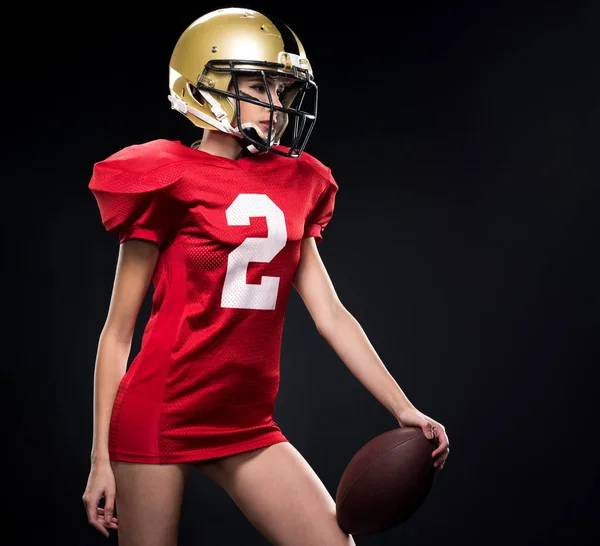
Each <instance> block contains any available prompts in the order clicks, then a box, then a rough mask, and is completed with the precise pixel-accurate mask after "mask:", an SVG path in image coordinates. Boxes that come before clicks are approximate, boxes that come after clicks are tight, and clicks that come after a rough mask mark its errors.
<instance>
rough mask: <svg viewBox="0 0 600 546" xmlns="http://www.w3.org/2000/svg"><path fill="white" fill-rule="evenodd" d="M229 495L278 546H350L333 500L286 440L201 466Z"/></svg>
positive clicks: (260, 530) (348, 537)
mask: <svg viewBox="0 0 600 546" xmlns="http://www.w3.org/2000/svg"><path fill="white" fill-rule="evenodd" d="M199 469H200V470H201V471H202V472H203V473H204V474H206V475H207V476H208V477H210V478H211V479H213V480H214V481H215V482H217V483H218V484H219V485H220V486H221V487H223V489H225V491H227V493H228V494H229V495H230V496H231V498H232V499H233V501H234V502H235V503H236V504H237V506H238V507H239V508H240V510H241V511H242V512H243V513H244V515H245V516H246V517H247V518H248V520H249V521H250V523H252V525H254V527H255V528H256V529H257V530H258V531H259V532H260V533H261V534H262V535H263V536H264V537H265V538H266V539H267V540H269V541H270V542H271V543H272V544H275V545H278V546H307V545H308V544H310V545H311V546H320V545H322V546H353V545H354V544H355V542H354V540H353V538H352V536H350V535H348V534H346V533H345V532H344V531H342V530H341V529H340V527H339V526H338V524H337V521H336V508H335V501H334V500H333V498H332V496H331V495H330V494H329V491H328V490H327V489H326V487H325V485H324V484H323V482H322V481H321V479H320V478H319V477H318V476H317V474H316V473H315V472H314V470H313V469H312V467H311V466H310V465H309V464H308V462H307V461H306V460H305V459H304V457H303V456H302V455H301V454H300V452H298V450H296V448H295V447H293V446H292V445H291V444H290V443H289V442H281V443H278V444H274V445H271V446H268V447H266V448H260V449H255V450H252V451H248V452H245V453H240V454H236V455H231V456H229V457H224V458H223V459H221V460H220V461H219V464H218V465H211V466H207V467H204V468H202V467H199Z"/></svg>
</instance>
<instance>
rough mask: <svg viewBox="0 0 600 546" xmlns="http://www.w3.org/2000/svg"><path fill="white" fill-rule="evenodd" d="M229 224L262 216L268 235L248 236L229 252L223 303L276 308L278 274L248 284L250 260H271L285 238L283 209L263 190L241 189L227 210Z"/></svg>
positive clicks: (242, 306)
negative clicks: (265, 222)
mask: <svg viewBox="0 0 600 546" xmlns="http://www.w3.org/2000/svg"><path fill="white" fill-rule="evenodd" d="M226 215H227V223H228V224H229V225H230V226H249V225H250V217H252V216H264V217H265V219H266V221H267V237H248V238H246V239H245V240H244V242H243V243H242V244H241V245H240V246H238V247H237V248H236V249H235V250H233V251H232V252H231V254H229V256H228V259H227V274H226V275H225V284H224V286H223V294H222V296H221V306H222V307H234V308H237V309H275V303H276V301H277V291H278V288H279V277H267V276H263V277H262V279H261V284H248V283H247V282H246V273H247V271H248V264H249V263H250V262H264V263H268V262H270V261H271V260H272V259H273V258H274V257H275V256H276V255H277V254H278V253H279V252H280V251H281V249H282V248H283V247H284V246H285V244H286V242H287V228H286V227H285V217H284V215H283V211H282V210H281V209H280V208H279V207H278V206H277V205H276V204H275V203H273V201H271V199H269V198H268V197H267V196H266V195H264V194H255V193H241V194H240V195H238V196H237V197H236V198H235V200H234V201H233V203H231V205H230V206H229V208H228V209H227V211H226Z"/></svg>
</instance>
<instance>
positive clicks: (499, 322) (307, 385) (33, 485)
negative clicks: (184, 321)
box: [2, 0, 600, 546]
mask: <svg viewBox="0 0 600 546" xmlns="http://www.w3.org/2000/svg"><path fill="white" fill-rule="evenodd" d="M599 4H600V3H599V2H595V1H592V0H590V1H588V2H583V1H579V2H578V1H563V2H550V3H548V2H522V1H521V2H520V1H514V0H513V1H508V2H496V1H491V0H488V1H485V2H465V1H463V2H438V3H432V2H411V3H407V4H400V3H390V5H389V7H387V8H386V7H385V6H384V5H383V4H382V3H379V4H371V3H368V4H361V3H357V4H355V5H351V4H350V3H348V4H347V5H344V4H340V5H339V6H334V5H333V4H332V5H331V6H326V5H325V3H321V4H320V5H319V4H316V5H312V6H311V5H307V4H304V3H299V2H293V3H265V2H256V3H254V4H238V5H239V6H241V7H249V8H254V9H258V10H265V11H267V12H270V13H273V14H275V15H277V16H278V17H279V18H280V19H282V20H283V21H285V22H287V24H288V25H289V26H291V27H292V28H293V29H294V31H295V32H296V33H297V34H298V35H299V37H300V39H301V40H302V42H303V43H304V46H305V48H306V50H307V52H308V56H309V59H310V60H311V63H312V65H313V68H314V71H315V77H316V81H317V83H318V85H319V90H320V102H319V119H318V122H317V125H316V128H315V131H314V132H313V136H312V137H311V140H310V141H309V143H308V146H307V151H308V152H310V153H311V154H313V155H315V156H317V157H318V158H319V159H321V161H323V162H324V163H326V164H327V165H329V166H330V167H331V168H332V170H333V173H334V175H335V177H336V180H337V181H338V184H339V186H340V191H339V193H338V198H337V204H336V210H335V213H334V219H333V221H332V222H331V224H330V225H329V227H328V228H327V230H326V232H325V236H324V241H323V243H322V245H320V247H319V249H320V251H321V255H322V257H323V260H324V262H325V264H326V266H327V268H328V270H329V273H330V275H331V277H332V280H333V282H334V285H335V287H336V290H337V292H338V294H339V296H340V298H341V300H342V302H343V303H344V304H345V306H346V307H347V308H348V309H349V310H350V311H351V312H352V313H353V314H354V316H355V317H356V318H357V319H358V321H359V322H360V323H361V325H362V326H363V328H364V329H365V331H366V333H367V335H368V336H369V338H370V340H371V342H372V343H373V345H374V347H375V348H376V350H377V351H378V353H379V355H380V356H381V358H382V359H383V361H384V363H385V364H386V366H387V367H388V369H389V370H390V371H391V373H392V374H393V375H394V377H395V378H396V380H397V381H398V382H399V384H400V385H401V387H402V388H403V389H404V391H405V392H406V393H407V395H408V396H409V398H410V399H411V400H412V401H413V403H414V404H415V405H416V406H417V407H418V408H419V409H420V410H421V411H423V412H424V413H426V414H428V415H430V416H431V417H433V418H435V419H437V420H438V421H440V422H442V423H443V424H444V425H445V426H446V428H447V432H448V435H449V437H450V441H451V444H452V452H451V455H450V458H449V460H448V462H447V465H446V468H445V469H444V470H443V472H441V474H440V475H439V476H438V478H437V480H436V483H435V487H434V489H433V490H432V493H431V495H430V496H429V497H428V499H427V501H426V503H425V504H424V505H423V506H422V508H421V509H420V510H419V512H418V513H417V514H415V515H414V517H413V518H412V519H411V520H409V521H408V522H407V523H405V524H403V525H402V526H399V527H397V528H395V529H393V530H391V531H389V532H387V533H383V534H380V535H376V536H371V537H364V538H361V537H358V538H357V539H356V542H357V544H358V545H359V546H368V545H382V546H383V545H391V544H407V545H408V544H410V545H413V546H422V545H434V544H457V545H463V546H467V545H477V546H481V545H489V546H495V545H500V544H511V545H513V546H517V545H555V544H556V545H559V544H560V545H567V544H568V545H571V544H573V545H578V546H580V545H584V544H592V543H596V542H597V541H598V539H600V533H599V531H598V521H597V518H598V513H599V510H598V509H599V507H600V505H599V503H598V500H597V487H598V485H599V471H600V465H599V464H598V457H599V453H598V444H599V442H598V431H599V428H598V421H597V418H598V412H597V411H596V400H597V393H598V388H597V384H596V383H595V379H594V378H595V376H596V375H597V373H596V368H597V366H598V363H599V359H598V353H599V351H598V329H597V327H598V303H599V298H598V289H597V285H598V278H599V275H598V273H599V268H598V265H597V261H598V257H597V256H598V242H597V241H598V225H599V222H598V220H597V214H598V212H597V207H598V204H599V199H598V197H599V192H598V174H599V171H600V170H599V169H598V150H599V143H600V142H599V137H598V127H599V121H600V100H599V96H600V95H599V93H600V78H599V75H598V70H599V69H598V66H599V65H600V63H599V62H598V57H599V53H600V47H599V44H600V40H599V38H598V36H599V35H600V11H599ZM219 7H227V4H219V3H210V2H209V3H186V4H174V3H173V4H159V3H157V4H156V5H155V6H154V7H153V6H152V4H151V3H139V4H134V3H122V4H120V5H115V6H113V5H108V4H90V5H83V4H77V5H75V4H74V5H73V6H71V7H61V6H58V5H54V4H43V5H42V4H40V5H39V6H37V7H32V6H28V8H27V10H25V11H27V12H25V11H23V13H21V11H20V7H19V6H17V7H16V8H17V10H18V11H16V12H15V14H13V16H12V17H7V18H6V20H5V30H6V31H10V32H13V33H14V36H13V38H11V39H10V40H9V42H10V44H11V47H10V48H9V49H8V50H6V51H8V52H9V54H8V55H6V63H5V66H4V68H5V85H4V93H5V95H6V99H5V101H4V106H5V116H6V117H7V118H8V119H9V123H10V124H9V125H8V127H7V126H5V132H4V142H5V146H4V153H5V154H6V155H5V158H4V159H3V162H4V164H5V166H8V176H7V178H6V180H5V182H4V187H5V189H6V190H8V191H7V192H6V194H5V195H6V201H5V209H4V210H5V217H4V220H5V222H7V223H8V226H7V230H6V235H7V237H6V239H5V246H4V248H5V252H6V254H5V260H6V261H5V264H6V265H5V268H6V269H5V272H7V273H9V274H10V275H11V276H14V279H13V281H12V284H10V285H8V287H7V289H6V291H5V294H4V296H5V300H6V302H7V303H8V304H9V306H14V309H15V312H13V313H12V314H10V315H9V317H10V322H11V325H12V328H11V329H10V332H11V334H10V336H11V337H10V339H9V340H8V343H6V347H7V349H8V350H7V352H6V358H7V362H6V366H5V377H6V380H5V381H4V384H5V388H6V401H7V406H6V407H7V410H6V424H7V425H8V426H7V427H6V430H5V434H6V442H5V443H4V448H5V451H7V452H8V453H7V456H8V460H9V466H7V467H6V468H5V472H6V473H7V477H6V479H7V480H8V481H9V482H10V484H11V488H10V491H11V493H10V498H9V499H8V502H9V504H10V511H9V512H5V517H6V518H7V525H6V526H5V533H6V535H5V537H4V538H5V539H6V542H5V540H4V539H3V540H2V542H3V543H6V544H21V543H24V542H28V541H29V540H44V541H45V542H46V543H50V544H52V543H54V544H60V545H78V546H84V545H85V546H87V545H90V546H91V545H93V544H105V543H107V541H106V539H105V538H103V537H102V536H101V535H100V534H99V533H98V532H97V531H95V530H94V529H93V528H92V527H91V526H89V524H88V523H87V521H86V517H85V512H84V508H83V504H82V502H81V495H82V494H83V491H84V488H85V485H86V481H87V475H88V471H89V454H90V448H91V438H92V436H91V434H92V396H93V392H92V381H93V371H94V370H93V368H94V359H95V354H96V349H97V341H98V335H99V333H100V331H101V328H102V326H103V322H104V319H105V317H106V313H107V309H108V302H109V298H110V293H111V288H112V282H113V276H114V270H115V265H116V257H117V253H118V241H117V240H116V239H115V238H113V237H112V236H109V235H107V234H106V233H105V232H104V229H103V227H102V225H101V223H100V217H99V213H98V210H97V207H96V203H95V201H94V199H93V196H92V194H91V192H90V191H89V190H88V188H87V183H88V181H89V177H90V175H91V169H92V166H93V163H94V162H95V161H99V160H101V159H103V158H104V157H106V156H107V155H109V154H111V153H113V152H114V151H116V150H118V149H119V148H121V147H123V146H127V145H129V144H133V143H139V142H143V141H146V140H150V139H154V138H171V139H175V140H182V141H184V142H186V143H190V142H191V141H193V140H194V139H195V138H196V136H197V134H196V133H195V131H194V128H193V126H192V125H191V124H190V123H189V122H188V121H187V120H185V118H184V117H183V116H181V115H179V114H177V113H175V112H173V111H172V110H170V105H169V103H168V101H167V98H166V97H167V93H168V70H167V69H168V61H169V56H170V53H171V50H172V47H173V46H174V44H175V42H176V40H177V38H178V36H179V34H180V33H181V32H182V31H183V30H184V29H185V27H186V26H187V25H188V24H189V23H190V22H191V21H193V20H194V19H195V18H196V17H198V16H200V15H201V14H202V13H204V12H206V11H210V10H212V9H216V8H219ZM4 39H5V40H6V39H7V36H5V38H4ZM7 128H8V130H6V129H7ZM148 303H149V298H148V301H146V302H145V305H144V310H143V313H142V314H141V315H140V328H141V327H142V323H143V321H144V320H145V319H146V317H147V313H148V310H149V307H148ZM139 336H140V331H138V332H137V334H136V340H135V344H134V347H133V349H132V355H133V354H134V353H135V351H136V350H137V348H138V347H139ZM283 341H284V343H283V349H282V380H281V389H280V394H279V399H278V406H277V409H276V415H275V419H276V421H277V422H278V424H279V425H280V426H281V427H282V430H283V431H284V433H285V434H286V435H287V436H288V438H289V439H290V441H291V442H292V443H293V444H294V445H295V446H296V447H297V448H298V449H299V450H300V451H301V452H302V454H303V455H304V456H305V457H306V459H307V460H308V461H309V463H310V464H311V465H312V466H313V468H314V469H315V470H316V472H317V473H318V474H319V476H320V477H321V478H322V480H323V482H324V483H325V485H326V487H327V488H328V490H329V491H330V493H331V494H332V495H335V491H336V487H337V483H338V480H339V477H340V476H341V473H342V471H343V469H344V467H345V464H346V463H347V462H348V460H349V459H350V458H351V456H352V455H353V454H354V453H355V452H356V451H357V450H358V449H359V448H360V447H361V446H362V445H363V444H364V443H365V442H367V441H368V440H369V439H371V438H372V437H374V436H375V435H377V434H379V433H381V432H384V431H386V430H389V429H390V428H393V427H394V426H396V422H395V421H394V419H393V417H392V416H391V415H390V414H389V413H388V412H387V410H385V408H383V407H382V406H381V405H380V404H379V403H378V402H377V401H376V400H375V398H374V397H373V396H372V395H371V394H370V393H369V392H368V391H367V390H366V389H365V388H364V387H363V386H362V385H361V384H360V383H358V382H357V380H356V379H355V378H354V377H353V376H352V375H351V374H350V373H349V371H348V370H347V368H346V367H345V366H344V364H343V362H342V361H341V360H340V359H339V358H338V357H337V356H336V355H335V353H334V352H333V351H332V349H331V348H330V347H329V346H328V345H327V344H326V342H325V341H324V340H323V339H322V338H321V337H319V336H318V334H317V332H316V330H315V328H314V326H313V324H312V322H311V320H310V317H309V315H308V313H307V311H306V309H305V308H304V307H303V305H302V302H301V300H300V298H299V297H298V295H297V294H296V293H295V292H292V294H291V296H290V301H289V309H288V315H287V318H286V325H285V329H284V340H283ZM13 469H17V470H13ZM21 469H22V470H21ZM11 537H12V538H11ZM110 542H111V543H116V542H117V539H116V536H114V535H113V536H112V537H111V539H110ZM180 544H181V545H182V546H185V545H198V544H203V545H204V544H207V545H213V544H214V545H219V546H226V545H236V546H237V545H240V546H241V545H243V546H250V545H259V544H261V545H263V544H266V541H265V540H264V539H263V538H262V537H261V536H260V535H259V534H258V533H257V531H255V530H254V529H253V528H252V527H251V526H250V524H249V523H248V522H247V521H246V520H245V518H244V517H243V515H242V514H241V513H240V512H239V510H238V509H237V508H236V506H235V505H234V504H233V502H232V501H231V500H230V499H229V498H228V497H227V495H226V494H225V493H224V492H222V491H220V490H218V489H217V488H216V486H215V485H213V484H212V482H209V481H208V480H207V479H205V478H203V477H202V476H200V475H198V474H197V473H196V474H195V475H193V476H192V480H191V482H190V486H189V488H188V490H187V491H186V497H185V501H184V509H183V515H182V520H181V537H180Z"/></svg>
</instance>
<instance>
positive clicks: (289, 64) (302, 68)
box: [169, 8, 318, 157]
mask: <svg viewBox="0 0 600 546" xmlns="http://www.w3.org/2000/svg"><path fill="white" fill-rule="evenodd" d="M228 53H229V55H228ZM259 59H260V60H259ZM169 68H170V82H169V87H170V91H171V94H170V96H169V100H170V101H171V103H172V107H173V108H174V109H176V110H178V111H179V112H181V113H182V114H184V115H185V116H186V117H187V118H188V119H189V120H190V121H192V123H194V124H195V125H197V126H199V127H202V128H204V129H209V130H214V129H218V130H221V131H224V132H227V133H230V134H233V135H235V136H236V137H238V138H240V139H241V140H242V141H243V143H244V145H243V146H244V147H245V148H246V149H247V150H248V151H250V152H252V153H264V152H273V153H277V154H280V155H284V156H287V157H298V156H299V155H300V154H301V153H302V151H303V150H304V147H305V146H306V143H307V141H308V138H309V137H310V135H311V133H312V130H313V127H314V124H315V122H316V117H317V103H318V89H317V85H316V83H315V81H314V78H313V74H312V68H311V66H310V63H309V62H308V59H307V58H306V54H305V52H304V49H303V47H302V44H301V43H300V41H299V40H298V38H297V36H296V35H295V34H294V33H293V32H292V31H291V29H289V27H287V26H286V25H284V24H283V23H281V22H279V21H277V20H275V19H273V18H267V17H266V16H265V15H263V14H261V13H258V12H255V11H252V10H244V9H240V8H227V9H221V10H216V11H214V12H211V13H209V14H206V15H204V16H202V17H201V18H199V19H197V20H196V21H195V22H194V23H192V25H190V26H189V27H188V28H187V29H186V31H185V32H184V33H183V34H182V36H181V37H180V39H179V40H178V43H177V45H176V47H175V50H174V51H173V55H172V57H171V62H170V66H169ZM241 76H254V77H255V78H256V80H257V81H262V82H263V84H264V87H265V89H266V97H267V99H268V101H265V100H259V99H257V98H255V97H254V96H252V95H250V94H248V93H245V92H244V91H241V90H240V86H239V80H238V78H239V77H241ZM272 79H276V80H284V81H285V82H288V85H286V87H285V89H284V91H283V93H282V95H281V97H280V101H277V103H276V101H274V99H273V96H272V93H271V91H270V88H269V80H272ZM263 99H264V97H263ZM241 101H245V102H247V103H251V104H254V105H256V106H260V107H263V108H265V109H268V111H269V117H270V120H271V123H270V126H269V130H268V131H266V130H263V129H261V128H260V127H257V126H256V125H255V124H254V123H251V122H245V120H243V119H241V118H242V115H241V111H240V110H241V109H240V102H241ZM279 104H280V105H279ZM275 119H276V123H275V124H273V121H274V120H275ZM234 120H235V121H236V123H237V127H234V126H233V125H232V122H234ZM290 122H291V124H290ZM288 125H291V127H290V129H291V134H290V131H289V130H288V134H287V135H286V137H289V138H290V144H289V146H288V147H289V151H287V152H286V151H283V150H278V149H276V148H275V146H278V145H279V143H280V141H281V138H282V135H283V133H284V132H285V131H286V130H287V129H288Z"/></svg>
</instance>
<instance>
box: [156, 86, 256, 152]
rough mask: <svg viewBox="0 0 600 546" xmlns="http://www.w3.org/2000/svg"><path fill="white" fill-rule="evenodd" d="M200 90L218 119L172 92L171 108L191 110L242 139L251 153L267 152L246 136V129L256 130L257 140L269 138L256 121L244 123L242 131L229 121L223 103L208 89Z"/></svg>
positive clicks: (183, 112)
mask: <svg viewBox="0 0 600 546" xmlns="http://www.w3.org/2000/svg"><path fill="white" fill-rule="evenodd" d="M198 91H199V92H200V94H201V95H202V96H203V97H204V99H205V100H206V101H207V102H208V103H209V104H210V109H211V111H212V113H213V114H214V115H215V118H216V119H213V118H212V117H210V116H209V115H208V114H205V113H204V112H201V111H200V110H198V109H196V108H194V107H193V106H190V105H189V104H187V103H186V102H184V101H183V100H181V99H180V98H179V97H178V96H177V95H175V94H174V93H171V94H170V95H169V96H168V98H169V101H170V102H171V108H172V109H173V110H177V111H178V112H181V113H182V114H187V113H188V112H189V113H190V114H192V115H194V116H196V117H197V118H198V119H201V120H202V121H205V122H206V123H208V124H209V125H212V126H213V127H215V129H218V130H219V131H223V132H224V133H227V134H230V135H234V136H236V137H238V138H240V139H242V140H243V142H244V145H243V147H244V148H245V149H246V150H248V151H249V152H250V153H253V154H258V153H265V152H266V150H259V149H258V148H257V147H256V146H255V145H254V144H253V143H252V142H249V141H248V140H246V139H245V138H244V136H245V135H244V132H245V131H254V132H255V133H256V135H257V137H258V138H257V139H256V140H264V141H266V140H267V139H266V135H264V133H263V132H262V131H261V130H260V129H259V128H258V127H257V126H256V125H255V124H254V123H252V122H247V123H243V124H242V131H240V130H239V129H238V128H237V127H233V126H232V125H231V124H230V123H229V121H228V119H227V114H226V113H225V111H224V110H223V108H221V105H220V104H219V103H218V101H216V100H215V99H214V98H213V96H212V95H211V94H210V93H208V92H207V91H204V90H202V89H199V90H198Z"/></svg>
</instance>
